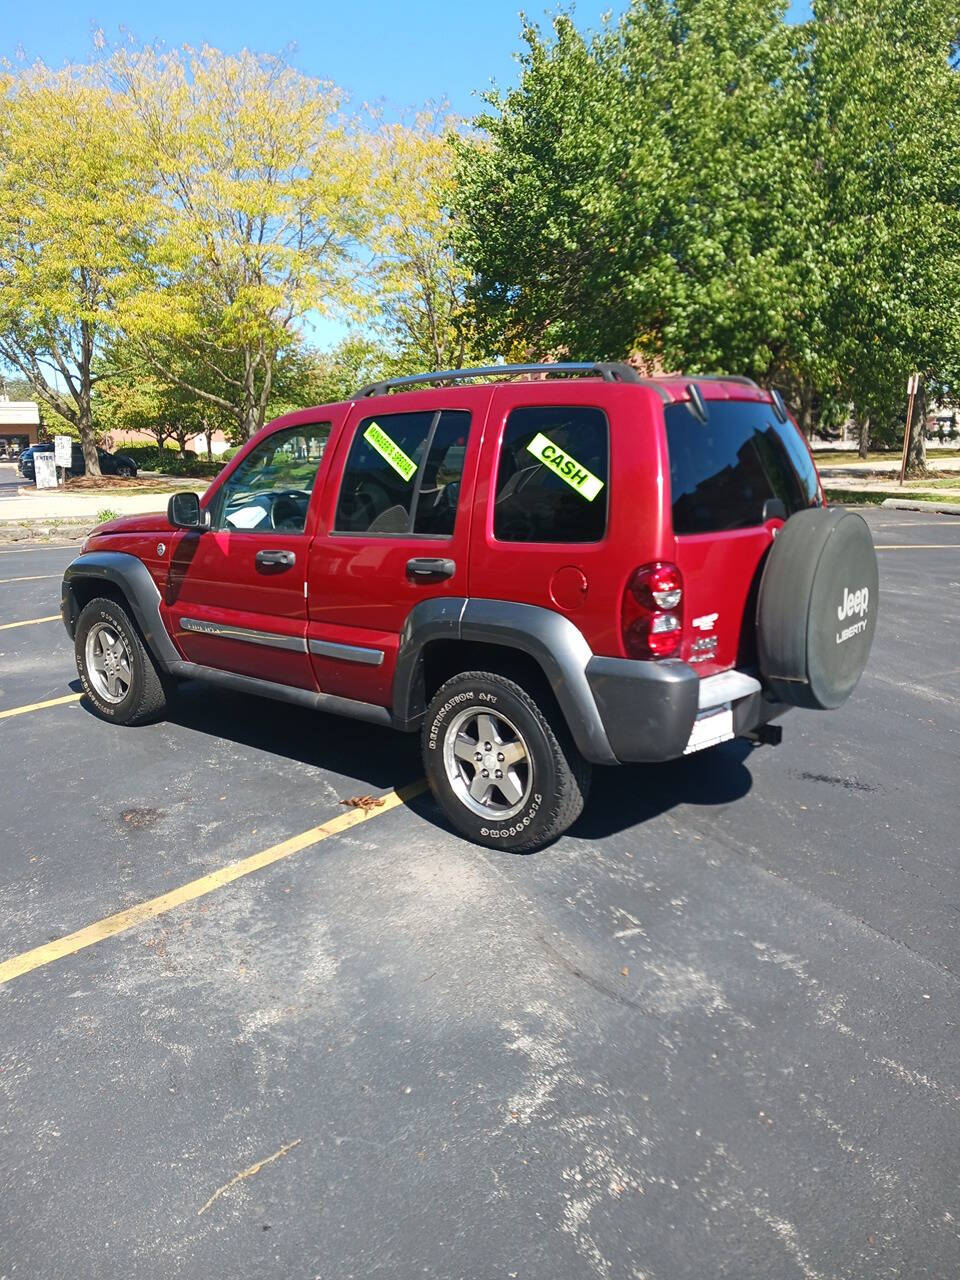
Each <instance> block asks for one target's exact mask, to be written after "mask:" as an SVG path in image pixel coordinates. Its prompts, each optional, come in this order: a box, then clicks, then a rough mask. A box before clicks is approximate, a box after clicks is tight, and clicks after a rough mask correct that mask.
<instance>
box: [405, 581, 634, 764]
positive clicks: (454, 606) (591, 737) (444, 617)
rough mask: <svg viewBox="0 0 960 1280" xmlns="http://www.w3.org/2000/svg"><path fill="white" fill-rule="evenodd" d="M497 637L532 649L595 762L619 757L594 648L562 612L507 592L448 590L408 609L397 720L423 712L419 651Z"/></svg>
mask: <svg viewBox="0 0 960 1280" xmlns="http://www.w3.org/2000/svg"><path fill="white" fill-rule="evenodd" d="M437 639H447V640H465V641H474V642H478V643H481V644H482V643H486V644H497V645H501V646H504V647H506V648H510V649H517V650H518V651H519V652H521V653H525V654H527V655H529V656H530V657H531V658H533V659H534V661H535V662H536V663H537V665H538V666H539V667H540V670H541V671H542V672H543V674H544V676H545V677H546V680H547V682H548V684H549V685H550V688H551V690H552V691H553V694H554V697H555V698H556V699H557V702H558V704H559V706H560V710H561V711H562V713H563V716H564V719H565V720H566V722H567V726H568V727H569V729H570V732H571V734H572V735H573V739H574V741H575V742H576V744H577V747H578V748H579V750H580V752H581V754H582V755H583V756H584V757H585V758H586V759H587V760H590V761H592V762H593V763H594V764H617V763H618V761H617V757H616V756H615V755H614V752H613V749H612V747H611V746H610V741H609V739H608V737H607V733H606V730H605V729H604V727H603V720H602V719H601V717H600V711H599V709H598V707H597V702H596V699H595V698H594V696H593V691H592V689H591V688H590V683H589V681H588V680H587V664H588V663H589V662H590V660H591V658H592V657H593V652H592V650H591V649H590V646H589V645H588V644H587V641H586V639H585V638H584V636H583V633H582V632H581V631H580V629H579V628H578V627H577V626H576V625H575V624H574V623H572V622H571V621H570V619H569V618H565V617H564V616H563V614H560V613H555V612H554V611H553V610H552V609H544V608H542V607H540V606H539V605H530V604H517V603H515V602H514V601H510V600H480V599H472V598H471V599H465V598H463V597H446V598H439V599H434V600H423V601H421V602H420V604H418V605H416V606H415V607H414V608H413V609H412V610H411V611H410V614H409V615H408V617H407V620H406V623H405V624H404V628H403V632H402V633H401V636H400V649H399V652H398V654H397V665H396V670H395V672H394V681H393V712H394V717H395V720H396V722H397V723H399V724H400V725H402V726H404V727H408V728H415V727H416V725H417V724H418V723H419V722H420V720H421V719H422V717H423V712H424V710H425V706H424V702H425V699H424V689H423V664H422V662H421V656H422V652H423V649H424V647H425V645H427V644H428V643H429V642H430V641H431V640H437Z"/></svg>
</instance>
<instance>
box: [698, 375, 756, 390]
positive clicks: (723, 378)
mask: <svg viewBox="0 0 960 1280" xmlns="http://www.w3.org/2000/svg"><path fill="white" fill-rule="evenodd" d="M690 378H691V381H693V382H739V383H740V384H741V386H744V387H756V389H757V390H758V391H761V390H762V388H761V386H760V384H759V383H758V382H754V380H753V379H752V378H747V377H744V375H743V374H742V373H692V374H691V375H690Z"/></svg>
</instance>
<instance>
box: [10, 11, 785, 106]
mask: <svg viewBox="0 0 960 1280" xmlns="http://www.w3.org/2000/svg"><path fill="white" fill-rule="evenodd" d="M521 3H522V0H481V2H480V3H477V4H468V3H464V0H406V3H404V2H403V0H338V2H337V3H331V2H330V0H312V3H308V4H305V3H302V0H294V3H287V4H265V3H263V0H165V2H164V3H162V4H157V3H150V2H149V0H148V2H146V3H143V2H141V3H140V4H139V5H138V4H131V3H130V0H44V3H42V4H14V3H13V0H2V3H0V57H6V58H10V59H13V58H15V57H16V56H17V54H18V50H22V51H23V55H25V56H26V58H27V59H28V60H30V61H32V60H33V59H35V58H42V59H43V61H44V62H47V63H50V64H52V65H57V64H59V63H62V62H64V61H81V60H83V59H85V58H86V57H88V56H89V55H90V52H91V49H92V38H93V32H94V31H95V30H96V29H97V28H101V29H102V30H103V32H104V35H105V36H106V38H107V40H108V41H113V40H116V39H117V38H118V37H119V36H120V33H121V31H122V30H126V31H129V32H130V33H132V35H133V36H135V37H136V38H137V39H138V40H141V41H152V40H157V39H159V40H163V41H165V42H166V43H168V44H173V45H179V44H201V43H204V42H205V43H207V44H212V45H216V46H217V47H218V48H221V49H227V50H231V49H238V48H242V47H247V48H251V49H257V50H270V51H272V52H279V51H281V50H290V51H291V52H290V57H291V60H292V61H293V62H294V63H295V64H296V65H297V66H299V67H300V68H301V69H302V70H303V71H306V72H308V73H309V74H311V75H317V76H322V77H324V78H325V79H329V80H334V81H336V82H337V83H338V84H340V85H342V86H343V87H344V88H346V89H348V90H349V91H350V93H351V94H352V96H353V97H354V98H355V99H357V100H359V101H361V102H378V101H382V102H383V103H384V105H385V106H386V107H388V108H391V109H398V108H404V107H411V106H416V105H418V104H420V103H423V102H425V101H427V100H431V101H436V100H438V99H444V98H445V99H447V100H448V101H449V103H450V105H451V107H452V108H453V110H454V111H458V112H460V113H462V114H465V115H466V114H469V113H471V112H472V111H473V109H474V104H475V103H476V99H475V98H474V97H473V91H474V90H476V89H484V88H486V87H487V85H488V84H489V82H490V81H491V79H495V80H497V81H498V83H500V84H502V85H507V84H509V83H510V82H511V81H512V79H513V77H514V62H513V59H512V53H513V51H514V50H515V49H516V48H517V46H518V43H519V42H518V38H517V33H518V31H519V27H520V23H519V18H518V11H519V9H520V8H521ZM523 7H524V8H525V10H526V12H527V13H528V14H529V15H530V16H531V17H532V18H534V19H538V20H539V19H544V18H545V17H546V15H547V14H548V13H549V12H552V11H554V10H555V9H556V8H557V7H558V6H557V5H555V4H550V5H546V4H545V3H544V0H532V2H529V0H528V3H526V4H524V5H523ZM564 7H566V6H564ZM625 7H626V5H625V3H624V2H623V0H578V3H577V4H576V5H575V7H574V18H575V20H576V22H577V25H578V26H580V27H598V26H599V25H600V21H601V17H602V15H603V13H604V12H606V11H608V10H612V11H613V12H614V13H619V12H620V11H622V10H623V9H624V8H625ZM807 9H808V5H807V2H806V0H796V2H795V3H794V5H793V6H792V9H791V13H792V14H795V15H796V16H801V15H802V14H804V13H806V12H807Z"/></svg>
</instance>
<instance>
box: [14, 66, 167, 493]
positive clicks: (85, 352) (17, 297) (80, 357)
mask: <svg viewBox="0 0 960 1280" xmlns="http://www.w3.org/2000/svg"><path fill="white" fill-rule="evenodd" d="M127 105H128V104H127V103H126V102H125V100H124V98H123V95H117V94H116V93H114V92H111V90H110V88H109V87H108V86H107V85H106V83H105V82H104V80H103V79H102V77H101V76H100V75H99V74H98V72H97V70H96V69H95V68H90V67H67V68H64V69H62V70H57V71H52V70H49V69H48V68H46V67H44V66H43V65H42V64H37V65H34V66H31V67H28V68H25V69H22V70H19V69H18V70H9V69H7V70H5V71H2V72H0V359H2V360H3V361H4V362H5V363H6V364H8V365H10V366H11V367H12V368H14V369H15V370H17V371H18V372H19V373H20V374H22V376H23V377H24V378H26V379H27V381H28V382H29V383H30V387H31V388H32V391H33V393H34V394H35V395H36V396H37V398H38V399H39V400H40V401H41V402H42V403H43V404H45V405H47V406H49V407H50V408H51V409H53V410H54V411H55V412H56V413H58V414H60V415H61V416H62V417H63V418H65V419H66V420H67V421H68V422H69V423H71V424H72V425H73V426H74V427H76V428H77V431H78V434H79V436H80V440H81V443H82V446H83V454H84V459H85V461H86V467H87V472H88V473H89V474H91V475H99V474H100V466H99V462H98V460H97V450H96V441H95V439H94V423H93V415H92V409H91V403H92V396H93V391H94V387H95V386H96V384H97V381H98V380H99V379H101V378H104V377H108V376H110V370H109V369H106V368H103V369H100V370H99V371H98V369H97V367H96V363H95V357H96V354H97V351H98V350H99V348H100V347H101V346H102V345H103V343H104V342H105V341H106V340H107V339H108V338H109V336H110V334H111V333H112V331H113V329H114V326H115V318H116V315H117V311H118V309H119V308H120V307H122V306H123V305H124V304H125V303H127V302H128V301H129V300H130V298H131V297H132V296H133V295H134V294H135V293H136V292H137V290H138V289H139V288H140V287H142V285H143V284H144V279H145V277H144V270H143V248H144V243H145V228H146V227H147V225H148V224H149V223H150V221H151V219H152V218H153V216H154V209H153V205H154V192H153V182H152V177H151V174H150V172H149V164H148V162H147V160H146V157H145V152H144V146H143V138H142V134H141V132H140V129H139V126H138V124H137V121H136V119H135V118H134V117H133V116H132V115H131V113H130V112H129V111H128V109H127Z"/></svg>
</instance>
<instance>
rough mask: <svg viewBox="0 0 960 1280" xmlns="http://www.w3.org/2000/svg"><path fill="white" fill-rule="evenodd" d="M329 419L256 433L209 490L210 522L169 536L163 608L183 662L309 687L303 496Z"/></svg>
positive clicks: (318, 465) (314, 480)
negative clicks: (252, 443)
mask: <svg viewBox="0 0 960 1280" xmlns="http://www.w3.org/2000/svg"><path fill="white" fill-rule="evenodd" d="M331 428H332V424H331V423H330V422H322V423H308V424H306V425H302V426H287V427H279V428H278V429H277V430H275V431H273V432H271V433H270V434H269V435H267V436H265V437H264V438H263V439H262V440H260V441H259V442H258V443H257V444H256V445H255V446H254V448H253V449H252V450H251V451H250V452H249V453H247V454H246V455H245V456H244V457H243V458H241V459H240V461H239V462H238V464H237V465H236V466H235V467H234V469H233V470H232V471H231V472H229V473H228V474H227V475H226V477H225V478H224V480H223V482H222V483H221V484H220V485H219V486H218V487H217V488H216V489H215V490H213V491H212V492H211V495H210V500H209V502H208V503H207V510H208V511H209V513H210V520H211V526H210V528H209V529H208V530H205V531H203V532H202V533H193V532H189V533H182V534H180V535H178V536H177V537H176V539H175V540H174V546H173V548H172V551H171V556H172V558H171V563H170V573H169V576H168V579H167V585H166V591H165V594H164V602H163V612H164V616H165V621H166V623H167V627H168V629H169V631H170V633H171V635H173V636H174V638H175V639H176V642H177V644H178V645H179V646H180V649H181V650H182V651H183V653H184V655H185V656H186V657H187V658H188V659H189V660H190V661H191V662H196V663H199V664H201V665H202V666H208V667H216V668H218V669H220V670H222V671H233V672H236V673H238V674H240V675H248V676H256V677H258V678H259V679H261V680H270V681H273V682H274V683H278V684H286V685H295V686H297V687H299V688H302V689H315V688H316V681H315V679H314V676H313V671H312V668H311V665H310V659H309V657H308V654H307V641H306V619H307V610H306V600H305V598H304V584H305V581H306V572H307V560H308V552H309V546H310V542H311V538H312V529H311V525H310V518H309V517H310V503H311V497H312V494H313V491H314V488H315V487H319V485H320V484H322V479H323V472H324V457H325V451H326V445H327V442H328V440H329V438H330V433H331Z"/></svg>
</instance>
